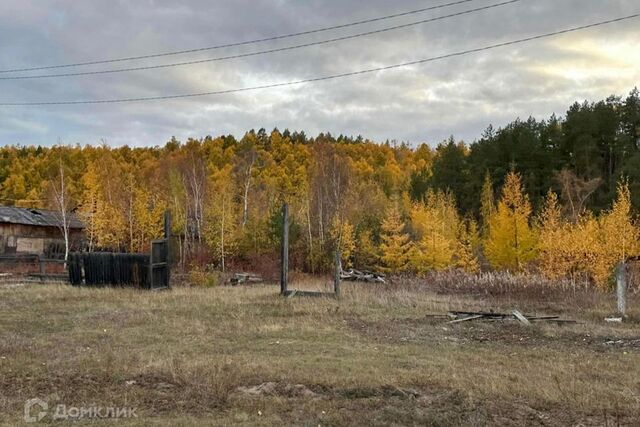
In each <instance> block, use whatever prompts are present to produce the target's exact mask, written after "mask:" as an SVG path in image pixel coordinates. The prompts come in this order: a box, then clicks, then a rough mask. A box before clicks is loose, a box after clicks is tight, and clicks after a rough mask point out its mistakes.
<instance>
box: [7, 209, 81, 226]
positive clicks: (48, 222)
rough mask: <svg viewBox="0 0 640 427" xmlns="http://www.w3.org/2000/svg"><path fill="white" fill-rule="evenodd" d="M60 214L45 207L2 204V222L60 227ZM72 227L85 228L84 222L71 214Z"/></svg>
mask: <svg viewBox="0 0 640 427" xmlns="http://www.w3.org/2000/svg"><path fill="white" fill-rule="evenodd" d="M59 218H60V214H59V213H58V212H56V211H48V210H44V209H26V208H16V207H14V206H0V224H2V223H9V224H24V225H34V226H39V227H59V226H60V223H61V221H60V219H59ZM70 228H75V229H79V228H84V223H83V222H82V221H80V219H79V218H78V217H77V216H76V215H74V214H71V222H70Z"/></svg>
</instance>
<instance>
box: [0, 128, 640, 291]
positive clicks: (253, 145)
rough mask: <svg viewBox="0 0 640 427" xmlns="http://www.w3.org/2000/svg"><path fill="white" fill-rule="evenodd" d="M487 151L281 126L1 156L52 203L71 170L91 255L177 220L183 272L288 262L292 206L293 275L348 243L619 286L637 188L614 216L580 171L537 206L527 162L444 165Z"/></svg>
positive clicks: (12, 177)
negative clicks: (55, 186)
mask: <svg viewBox="0 0 640 427" xmlns="http://www.w3.org/2000/svg"><path fill="white" fill-rule="evenodd" d="M489 137H491V138H499V137H497V136H492V135H490V136H488V137H487V138H489ZM478 147H480V148H482V147H483V146H482V144H480V143H479V144H478V145H474V146H472V149H471V150H469V149H468V148H466V147H465V145H464V144H461V143H453V142H452V141H448V142H445V143H443V144H441V145H440V146H439V147H438V148H436V149H432V148H430V147H429V146H428V145H421V146H419V147H417V148H411V147H409V146H408V145H405V144H392V143H385V144H375V143H373V142H371V141H366V140H363V139H361V138H356V139H353V138H345V137H340V138H333V137H332V136H330V135H323V134H321V135H319V136H318V137H316V138H308V137H307V136H306V135H304V134H303V133H295V132H294V133H290V132H288V131H285V132H284V133H281V132H279V131H278V130H274V131H273V132H271V133H270V134H267V133H266V132H265V131H264V130H260V131H259V132H254V131H251V132H248V133H246V134H245V135H244V136H243V138H242V139H240V140H236V139H235V138H234V137H233V136H220V137H217V138H212V137H206V138H204V139H202V140H193V139H190V140H188V141H187V142H185V143H181V142H179V141H177V140H175V139H172V140H171V141H169V142H168V143H167V144H166V145H164V146H163V147H147V148H129V147H118V148H112V147H109V146H107V145H106V144H104V145H101V146H97V147H92V146H85V147H80V146H54V147H51V148H43V147H15V146H14V147H12V146H9V147H4V148H2V149H0V161H1V162H2V164H3V165H4V167H3V168H2V169H1V171H2V173H3V175H1V176H0V197H1V198H3V199H4V203H5V204H15V205H18V206H25V207H51V197H50V194H49V188H50V186H49V185H48V183H49V182H51V181H52V179H53V174H54V173H55V171H56V170H59V169H60V164H62V165H63V167H64V170H65V177H66V182H67V183H68V188H67V192H68V193H69V197H70V198H71V199H72V204H73V207H74V210H75V212H76V213H78V214H79V215H80V216H81V217H82V218H83V219H84V221H85V223H86V225H87V228H86V247H85V249H86V250H94V251H95V250H105V249H106V250H119V251H130V252H142V251H147V250H148V249H149V242H150V241H151V240H152V239H154V238H157V237H159V236H160V235H161V234H162V228H163V224H162V216H163V212H164V211H165V210H169V211H171V213H172V218H173V221H172V234H173V236H174V239H175V241H176V252H177V254H176V257H177V260H178V263H179V265H178V266H179V267H181V268H185V269H188V268H189V267H190V266H191V265H193V264H203V263H205V264H209V265H210V267H212V268H218V269H220V270H227V269H229V268H232V266H234V265H238V264H239V265H243V266H250V267H251V266H256V265H259V264H260V263H263V264H264V263H271V264H274V262H275V260H276V259H277V257H278V253H279V245H280V236H281V233H282V216H281V206H282V203H283V202H287V203H288V204H289V207H290V213H291V225H290V245H291V248H290V253H291V266H292V268H295V269H299V270H304V271H309V272H322V271H329V270H330V269H331V268H332V265H333V254H334V253H335V250H336V249H339V250H340V252H341V254H342V264H343V266H344V267H355V268H361V269H379V270H382V271H385V272H388V273H392V274H395V273H410V274H426V273H428V272H430V271H440V270H450V269H460V270H465V271H468V272H478V271H481V270H488V269H494V270H507V271H512V272H522V273H527V272H533V273H542V274H544V275H545V276H547V277H549V278H550V279H554V280H555V279H567V280H571V281H573V282H574V283H580V284H591V285H596V286H599V287H602V288H606V287H608V286H610V284H611V276H612V272H613V271H614V268H615V266H616V264H617V263H619V262H620V261H622V260H624V259H626V258H627V257H629V256H633V255H638V254H639V252H640V245H639V239H640V233H639V231H638V225H637V223H636V220H635V214H634V209H633V195H632V193H631V191H630V188H631V186H630V184H629V182H628V181H627V180H626V179H624V178H620V179H619V180H618V183H617V188H616V189H615V192H614V194H612V200H613V201H612V202H611V203H610V204H609V205H608V206H607V207H606V208H605V209H599V210H596V209H594V210H589V209H588V206H589V197H591V195H592V193H593V191H594V189H596V188H597V185H598V181H597V180H595V181H594V180H590V181H584V180H581V178H580V177H578V175H577V174H576V173H575V172H573V171H569V170H563V171H562V173H561V174H558V178H557V179H558V182H557V185H550V186H549V187H548V188H546V189H545V194H546V196H544V197H543V198H539V197H538V195H537V193H535V192H532V191H531V188H532V186H533V187H534V188H535V186H536V185H538V181H537V180H536V179H534V178H533V177H532V175H531V174H527V175H524V174H522V173H521V172H519V170H518V169H519V168H518V166H517V165H514V164H509V166H508V168H507V171H506V172H505V173H504V174H503V173H502V172H501V170H500V169H495V168H494V169H488V168H482V169H478V172H477V175H476V176H477V179H475V180H474V179H472V174H471V172H470V171H469V170H461V171H460V170H452V169H449V168H447V167H445V166H446V162H450V164H451V165H452V167H455V168H458V167H461V166H460V165H464V164H466V162H469V161H471V160H470V159H471V158H472V156H474V155H476V154H474V153H476V152H477V151H474V150H478V149H480V148H478ZM443 162H444V163H443ZM456 165H457V166H456ZM456 174H458V175H456ZM531 194H533V197H532V196H531ZM536 200H537V201H538V203H537V204H536V203H534V201H536Z"/></svg>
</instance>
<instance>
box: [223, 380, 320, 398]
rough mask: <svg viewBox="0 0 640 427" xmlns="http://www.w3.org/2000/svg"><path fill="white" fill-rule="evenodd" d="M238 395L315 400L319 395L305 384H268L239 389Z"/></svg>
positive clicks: (237, 390)
mask: <svg viewBox="0 0 640 427" xmlns="http://www.w3.org/2000/svg"><path fill="white" fill-rule="evenodd" d="M236 393H239V394H241V395H244V396H264V395H268V396H281V397H306V398H314V397H319V395H318V394H317V393H315V392H313V391H311V390H310V389H309V388H307V386H305V385H303V384H288V383H281V382H266V383H262V384H258V385H255V386H250V387H238V388H237V389H236Z"/></svg>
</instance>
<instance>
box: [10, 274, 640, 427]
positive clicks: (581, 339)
mask: <svg viewBox="0 0 640 427" xmlns="http://www.w3.org/2000/svg"><path fill="white" fill-rule="evenodd" d="M343 289H344V292H343V298H342V299H341V300H339V301H336V300H332V299H302V298H292V299H286V300H285V299H283V298H280V297H279V296H278V295H277V292H278V289H277V287H276V286H254V287H244V288H243V287H235V288H231V287H216V288H174V289H173V290H172V291H168V292H159V293H150V292H139V291H134V290H125V289H88V288H72V287H69V286H64V285H27V286H4V287H3V286H2V285H0V424H6V425H20V424H23V423H24V421H23V408H24V403H25V401H26V400H28V399H31V398H34V397H39V398H41V399H43V400H45V401H47V402H48V404H49V408H50V409H51V408H52V407H53V408H55V406H56V405H59V404H64V405H66V406H67V407H72V406H75V407H81V406H101V407H112V406H113V407H134V408H136V414H137V418H132V419H122V420H119V421H120V422H119V425H169V424H171V425H186V426H190V425H202V424H212V425H236V424H239V425H278V426H279V425H309V426H317V425H323V426H324V425H487V424H489V425H501V426H502V425H578V424H582V425H612V426H613V425H637V422H638V420H640V323H639V322H638V320H639V319H640V310H639V308H640V299H638V298H636V299H632V301H631V302H630V306H631V307H632V308H633V309H632V310H631V313H630V314H631V319H630V320H629V321H628V322H625V323H623V324H621V325H619V324H618V325H612V324H605V323H604V322H603V318H604V317H605V316H606V315H608V314H610V313H611V312H613V311H614V309H613V308H614V300H613V297H612V296H609V295H593V294H589V295H587V294H582V293H572V292H569V291H568V292H567V293H563V294H554V295H553V297H550V296H549V295H547V296H541V297H531V296H524V295H523V296H522V297H518V296H517V295H515V296H514V295H513V294H511V295H510V296H508V297H507V296H486V295H485V296H482V297H480V296H473V295H470V294H468V293H461V292H457V293H447V292H444V293H443V292H442V291H441V292H438V293H435V292H433V291H432V290H430V289H432V288H431V287H430V286H425V285H424V284H415V283H413V284H411V285H409V284H406V285H405V284H402V283H400V284H395V285H388V286H386V287H384V286H373V285H354V284H345V285H344V286H343ZM516 307H517V308H519V309H520V310H522V311H524V312H526V313H544V314H561V315H562V316H563V317H568V318H573V319H577V320H580V321H581V322H583V323H582V324H576V325H551V324H548V325H547V324H545V325H535V326H532V327H525V326H521V325H519V324H517V323H512V322H508V323H484V322H466V323H462V324H458V325H449V324H447V323H446V322H447V320H446V319H442V318H438V317H432V316H428V315H430V314H443V313H446V311H447V310H449V309H489V308H492V309H495V310H496V311H499V310H511V309H512V308H516ZM269 382H272V383H273V384H265V385H263V386H262V387H261V388H255V387H254V386H256V385H260V384H263V383H269ZM251 387H254V388H253V389H251ZM53 412H54V411H50V414H49V415H48V416H46V417H45V418H44V419H43V420H42V421H41V422H42V423H54V421H52V419H51V413H53ZM100 422H103V423H111V422H113V420H80V421H78V422H76V423H74V424H76V425H82V424H83V423H92V424H95V423H98V424H99V423H100ZM57 423H58V424H59V422H57Z"/></svg>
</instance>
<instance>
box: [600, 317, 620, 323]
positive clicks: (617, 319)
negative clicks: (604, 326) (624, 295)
mask: <svg viewBox="0 0 640 427" xmlns="http://www.w3.org/2000/svg"><path fill="white" fill-rule="evenodd" d="M604 321H605V322H607V323H622V317H605V318H604Z"/></svg>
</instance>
